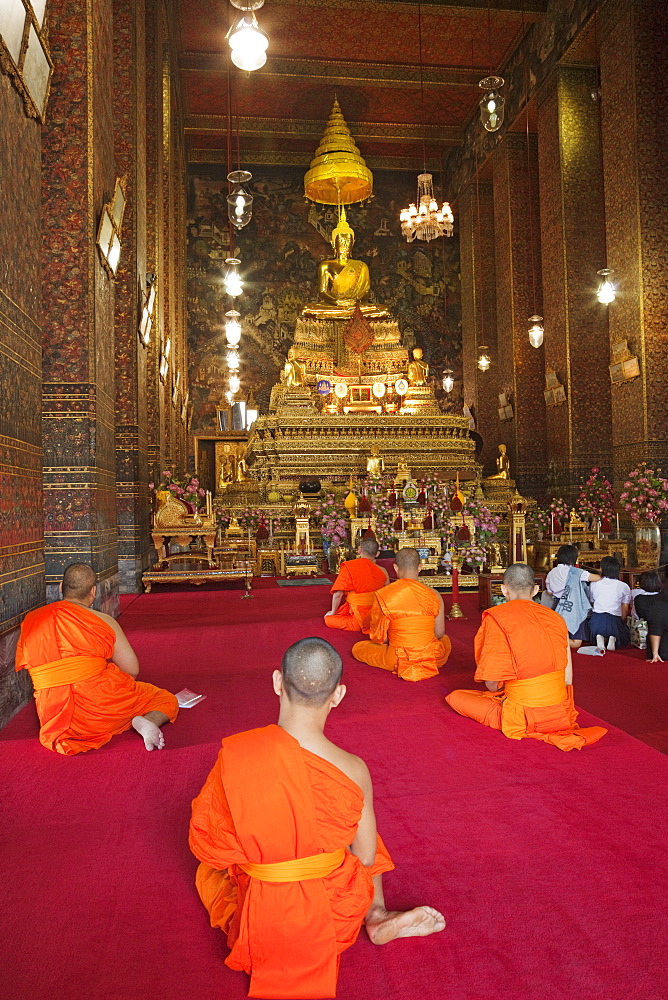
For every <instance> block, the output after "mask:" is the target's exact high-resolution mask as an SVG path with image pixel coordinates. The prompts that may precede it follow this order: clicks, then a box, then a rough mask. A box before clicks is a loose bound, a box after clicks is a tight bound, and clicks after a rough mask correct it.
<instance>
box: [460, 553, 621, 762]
mask: <svg viewBox="0 0 668 1000" xmlns="http://www.w3.org/2000/svg"><path fill="white" fill-rule="evenodd" d="M501 590H502V591H503V595H504V597H505V598H506V601H507V603H506V604H499V605H497V606H496V607H494V608H488V610H487V611H483V615H482V625H481V626H480V628H479V629H478V634H477V635H476V637H475V659H476V664H477V670H476V672H475V680H476V681H484V682H485V684H486V686H487V691H453V692H452V693H451V694H449V695H448V696H447V697H446V699H445V700H446V701H447V703H448V705H450V707H451V708H454V710H455V712H459V714H460V715H465V716H467V717H468V718H469V719H475V720H476V722H482V724H483V725H484V726H490V728H492V729H500V730H501V731H502V732H503V734H504V736H508V737H509V738H510V739H511V740H521V739H523V737H525V736H527V737H528V736H530V737H533V739H536V740H542V742H543V743H552V744H554V746H557V747H559V749H560V750H575V749H577V750H580V749H581V748H582V747H583V746H586V745H587V744H588V743H595V742H596V740H600V738H601V737H602V736H605V734H606V733H607V729H603V728H602V727H601V726H592V727H591V728H589V729H580V728H579V726H578V724H577V722H576V719H577V717H578V713H577V712H576V710H575V706H574V704H573V664H572V661H571V650H570V645H569V641H568V629H567V628H566V622H565V621H564V619H563V618H562V617H561V616H560V615H558V614H557V613H556V611H552V610H551V609H550V608H546V607H544V606H543V605H541V604H536V603H535V601H534V600H533V597H534V595H535V594H537V593H538V587H537V586H536V584H535V580H534V572H533V570H532V569H531V567H530V566H527V565H526V564H525V563H515V564H514V565H513V566H509V567H508V569H507V570H506V572H505V573H504V574H503V583H502V584H501Z"/></svg>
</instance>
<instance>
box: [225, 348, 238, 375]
mask: <svg viewBox="0 0 668 1000" xmlns="http://www.w3.org/2000/svg"><path fill="white" fill-rule="evenodd" d="M225 360H226V362H227V367H228V368H229V370H230V371H231V372H238V371H239V367H240V365H241V361H240V359H239V355H238V354H237V352H236V351H228V352H227V357H226V359H225Z"/></svg>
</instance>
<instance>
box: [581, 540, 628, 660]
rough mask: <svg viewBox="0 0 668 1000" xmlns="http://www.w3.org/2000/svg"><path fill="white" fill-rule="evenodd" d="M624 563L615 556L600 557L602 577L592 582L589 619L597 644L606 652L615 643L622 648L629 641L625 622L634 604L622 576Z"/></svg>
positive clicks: (613, 647) (613, 646)
mask: <svg viewBox="0 0 668 1000" xmlns="http://www.w3.org/2000/svg"><path fill="white" fill-rule="evenodd" d="M620 569H621V564H620V563H619V560H618V559H615V557H614V556H605V557H604V558H603V559H601V575H602V579H601V580H598V581H597V582H596V583H592V585H591V596H592V601H593V611H592V614H591V618H590V619H589V628H590V630H591V634H592V636H596V645H597V646H598V648H599V649H600V650H601V652H605V649H606V640H607V648H608V649H610V650H612V649H615V648H616V646H619V648H620V649H623V648H624V646H628V644H629V638H630V637H629V630H628V628H627V626H626V619H627V617H628V613H629V609H630V607H631V588H630V587H629V585H628V584H627V583H622V581H621V580H620V579H619V571H620Z"/></svg>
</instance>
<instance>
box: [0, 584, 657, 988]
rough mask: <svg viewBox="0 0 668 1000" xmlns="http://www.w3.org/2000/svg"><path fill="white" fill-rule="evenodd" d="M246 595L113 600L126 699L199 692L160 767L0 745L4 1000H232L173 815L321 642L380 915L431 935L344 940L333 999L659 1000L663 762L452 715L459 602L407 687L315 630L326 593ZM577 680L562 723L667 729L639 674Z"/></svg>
mask: <svg viewBox="0 0 668 1000" xmlns="http://www.w3.org/2000/svg"><path fill="white" fill-rule="evenodd" d="M270 582H272V583H273V581H270ZM240 597H241V591H235V590H229V591H225V590H223V589H218V590H215V591H214V590H209V591H205V590H197V591H186V590H183V589H178V590H177V589H176V588H174V591H173V592H167V591H166V590H164V591H161V590H158V592H156V593H153V594H150V595H147V596H142V597H140V598H139V599H136V600H134V599H127V600H126V601H124V603H125V612H124V614H123V617H122V619H121V621H122V624H123V626H124V627H125V629H126V630H127V632H128V634H129V635H130V637H131V639H132V641H133V643H134V645H135V647H136V649H137V651H138V653H139V656H140V660H141V663H142V676H143V677H144V679H146V680H150V681H153V682H156V683H161V684H164V685H165V686H168V687H171V688H172V690H178V689H179V688H181V687H183V686H187V687H189V688H191V689H192V690H194V691H198V692H202V693H206V694H207V698H206V700H205V701H203V702H202V703H201V704H200V705H198V706H197V707H195V708H194V709H191V710H189V711H183V712H182V713H181V716H180V718H179V719H178V720H177V723H176V725H174V726H171V727H168V728H167V730H166V739H167V749H166V750H165V751H163V752H162V753H146V752H145V751H144V749H143V747H142V746H141V743H140V741H139V738H138V737H137V736H136V734H134V733H126V734H124V735H123V736H121V737H117V738H116V739H115V740H113V741H112V743H111V744H109V745H108V746H107V747H105V748H103V749H102V750H99V751H93V752H91V753H88V754H85V755H84V754H82V755H81V756H80V757H75V758H70V759H65V758H62V757H59V756H56V755H55V754H50V753H48V752H47V751H46V750H44V749H43V748H42V747H41V746H40V745H39V744H38V743H37V741H36V733H37V724H36V717H35V714H34V708H33V706H32V705H29V706H28V707H27V708H26V709H24V710H23V711H22V712H21V713H20V714H19V715H18V716H17V717H16V718H15V719H13V720H12V722H11V723H10V724H9V726H8V727H7V728H6V729H5V730H4V731H3V732H2V733H0V781H2V789H3V805H4V813H3V822H2V833H1V834H0V837H1V838H2V847H1V849H0V873H1V875H0V877H1V879H2V881H1V884H2V886H3V905H2V908H1V910H0V934H1V939H2V942H3V955H4V958H3V962H2V963H0V996H2V997H3V998H4V997H7V998H10V997H11V998H12V1000H24V998H25V1000H27V998H30V1000H91V998H95V1000H144V998H153V997H155V998H159V1000H242V998H243V997H245V996H246V990H247V981H246V977H245V976H243V975H242V974H240V973H235V972H232V971H230V970H229V969H227V968H226V967H225V966H224V965H223V957H224V955H225V946H224V941H223V937H222V935H221V934H220V933H219V932H218V931H214V930H212V929H211V928H210V927H209V925H208V921H207V916H206V913H205V911H204V909H203V908H202V906H201V904H200V903H199V900H198V898H197V896H196V893H195V889H194V885H193V878H194V871H195V867H196V863H195V860H194V858H192V857H191V855H190V854H189V852H188V848H187V841H186V836H187V824H188V816H189V803H190V800H191V799H192V797H193V796H194V795H195V794H196V792H197V791H198V790H199V788H200V786H201V784H202V782H203V780H204V777H205V775H206V774H207V772H208V770H209V769H210V767H211V765H212V763H213V761H214V758H215V756H216V753H217V750H218V746H219V741H220V738H221V737H222V736H224V735H226V734H228V733H231V732H234V731H237V730H240V729H245V728H250V727H253V726H257V725H265V724H267V723H269V722H272V721H275V717H276V699H275V697H274V695H273V693H272V692H271V688H270V677H269V675H270V671H271V670H272V668H274V667H276V666H277V665H278V664H279V661H280V656H281V654H282V652H283V650H284V649H285V647H286V646H287V645H288V644H289V643H290V642H292V641H294V640H296V639H298V638H301V637H303V636H304V635H309V634H311V635H312V634H318V635H323V636H325V637H326V638H328V639H329V640H331V641H332V642H334V643H335V644H336V645H337V647H338V648H339V649H340V650H341V651H342V653H344V654H346V655H345V663H346V676H345V680H346V683H347V684H348V685H349V693H348V696H347V697H346V699H345V701H344V702H343V704H342V705H341V707H340V708H339V709H338V710H336V711H335V712H334V713H333V714H332V719H331V728H330V730H329V732H330V735H331V737H332V738H333V739H334V740H336V741H338V742H340V743H341V744H342V745H343V746H345V747H346V748H347V749H350V750H352V751H354V752H355V753H359V754H360V755H361V756H362V757H364V758H365V759H366V761H367V762H368V764H369V766H370V769H371V773H372V776H373V778H374V783H375V788H376V810H377V814H378V820H379V827H380V830H381V832H382V834H383V836H384V838H385V840H386V843H387V844H388V847H389V848H390V850H391V851H392V854H393V857H394V860H395V862H396V864H397V870H396V872H393V873H391V874H390V875H389V876H387V878H386V893H387V899H388V903H389V904H390V905H394V906H397V907H406V906H412V905H415V904H417V903H421V902H427V903H430V904H432V905H434V906H436V907H438V908H439V909H441V910H442V911H443V912H444V913H445V915H446V917H447V920H448V927H447V928H446V930H445V932H444V933H443V934H441V935H438V936H436V937H432V938H427V939H422V940H404V941H399V942H395V943H393V944H390V945H388V946H386V947H384V948H374V947H373V946H372V945H371V944H370V943H369V941H368V940H367V939H366V937H365V936H364V934H363V933H362V935H361V936H360V940H359V941H358V943H357V944H356V945H355V946H354V947H353V948H352V949H351V950H350V951H348V952H346V954H345V955H344V956H343V958H342V963H341V976H340V980H339V994H338V995H339V1000H360V998H364V1000H665V998H666V996H667V995H668V988H667V986H666V982H667V981H668V961H667V956H666V941H667V939H668V938H667V934H666V931H667V930H668V927H667V921H666V910H667V902H666V900H667V892H666V890H667V888H668V879H667V877H666V865H665V831H666V829H667V828H668V805H667V803H666V792H665V789H666V784H667V782H668V758H666V757H665V756H663V755H662V754H660V753H657V752H656V751H655V750H653V749H651V748H650V747H648V746H646V745H645V744H644V743H642V742H639V741H638V740H636V739H634V738H633V737H632V736H630V735H628V734H627V733H625V732H622V731H621V730H619V729H614V728H613V729H611V731H610V733H609V734H608V735H607V736H606V737H605V738H604V739H603V740H602V742H601V743H599V744H597V745H596V746H594V747H591V748H589V749H586V750H584V751H582V752H576V751H574V752H572V753H568V754H565V753H560V752H559V751H558V750H556V749H554V748H553V747H548V746H545V745H543V744H539V743H534V742H533V741H529V740H527V741H525V742H523V743H514V742H511V741H509V740H506V739H504V737H503V736H502V735H501V734H499V733H496V732H492V731H490V730H487V729H484V728H483V727H480V726H478V725H476V724H475V723H473V722H471V721H470V720H467V719H463V718H460V717H458V716H456V715H455V714H454V713H452V712H451V711H450V710H449V709H448V708H447V706H445V705H444V703H443V694H444V693H445V692H446V691H447V690H450V689H451V688H453V687H455V686H460V685H461V684H462V682H464V683H468V684H469V685H470V677H471V672H472V661H471V636H472V633H473V629H474V627H475V624H476V621H475V617H474V613H473V607H474V599H473V598H469V597H466V598H464V600H463V604H464V607H465V611H466V613H467V614H470V615H471V618H470V619H469V620H468V621H465V622H454V623H451V624H450V625H449V632H450V635H451V636H452V638H453V644H454V650H453V656H452V660H451V663H450V664H448V665H447V666H446V668H445V669H444V671H443V672H442V674H441V676H440V677H438V678H434V679H433V680H429V681H422V682H420V683H419V684H414V685H413V684H407V683H403V682H401V681H399V680H397V679H396V678H394V677H393V676H391V675H389V674H385V673H384V672H382V671H378V670H374V669H373V668H370V667H365V666H362V665H359V664H355V663H353V662H352V661H351V660H350V657H349V656H348V655H347V652H348V651H349V649H350V647H351V645H352V643H353V641H354V639H355V636H353V635H348V634H346V633H336V632H331V631H330V630H328V629H325V627H324V626H323V624H322V621H321V619H320V618H319V615H320V614H321V613H322V612H323V610H324V607H325V606H326V605H327V594H326V591H324V588H319V587H304V588H295V589H294V590H279V589H274V588H272V587H269V586H268V587H266V588H258V589H257V590H256V591H255V599H254V600H252V601H242V600H241V599H240ZM230 619H232V620H233V621H234V624H227V623H228V622H229V621H230ZM583 660H585V657H577V658H576V700H577V701H578V703H580V704H583V703H586V705H587V707H588V708H589V709H591V710H596V711H597V713H599V714H600V715H601V716H602V717H604V718H607V719H610V718H612V717H613V716H614V717H615V719H616V720H617V721H618V722H621V723H624V724H627V725H628V726H629V727H630V728H631V729H632V731H637V732H638V733H640V734H648V733H649V734H651V733H660V732H662V731H663V730H664V729H665V727H666V722H665V718H661V717H660V716H661V715H662V714H663V713H662V712H661V708H662V706H661V705H660V704H659V695H660V693H661V691H665V681H664V679H663V676H662V675H660V674H659V673H658V672H652V671H650V670H649V668H648V667H646V666H645V664H643V663H642V662H635V660H634V657H633V655H631V656H630V657H624V656H623V654H613V655H610V656H606V657H605V658H604V659H603V660H594V659H593V658H592V660H591V661H587V662H586V663H581V662H580V661H583ZM659 666H660V665H659ZM600 678H603V680H599V679H600ZM585 691H586V701H583V694H584V693H585ZM615 692H616V693H617V695H616V697H615ZM644 692H647V693H644ZM632 697H633V698H634V699H635V702H634V705H635V707H634V705H632V704H631V700H632ZM597 699H598V701H597ZM643 699H644V700H643ZM663 704H664V705H665V699H664V702H663ZM606 713H607V714H606ZM583 721H584V722H585V723H589V722H591V717H589V716H587V715H586V714H584V718H583Z"/></svg>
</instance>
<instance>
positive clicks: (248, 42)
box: [227, 0, 269, 73]
mask: <svg viewBox="0 0 668 1000" xmlns="http://www.w3.org/2000/svg"><path fill="white" fill-rule="evenodd" d="M230 3H231V4H232V6H233V7H236V8H237V10H243V11H245V13H244V16H243V17H242V18H241V19H240V20H239V21H238V23H237V24H236V25H235V26H234V27H233V28H231V29H230V31H229V33H228V36H227V41H228V44H229V46H230V48H231V50H232V54H231V57H230V58H231V59H232V62H233V63H234V65H235V66H237V67H238V68H239V69H243V70H246V72H247V73H252V72H253V70H256V69H261V67H262V66H264V64H265V63H266V61H267V46H268V45H269V38H268V37H267V33H266V32H265V31H263V30H262V28H261V27H260V26H259V24H258V23H257V18H256V17H255V11H256V10H259V9H260V7H262V6H263V4H264V0H230Z"/></svg>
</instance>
